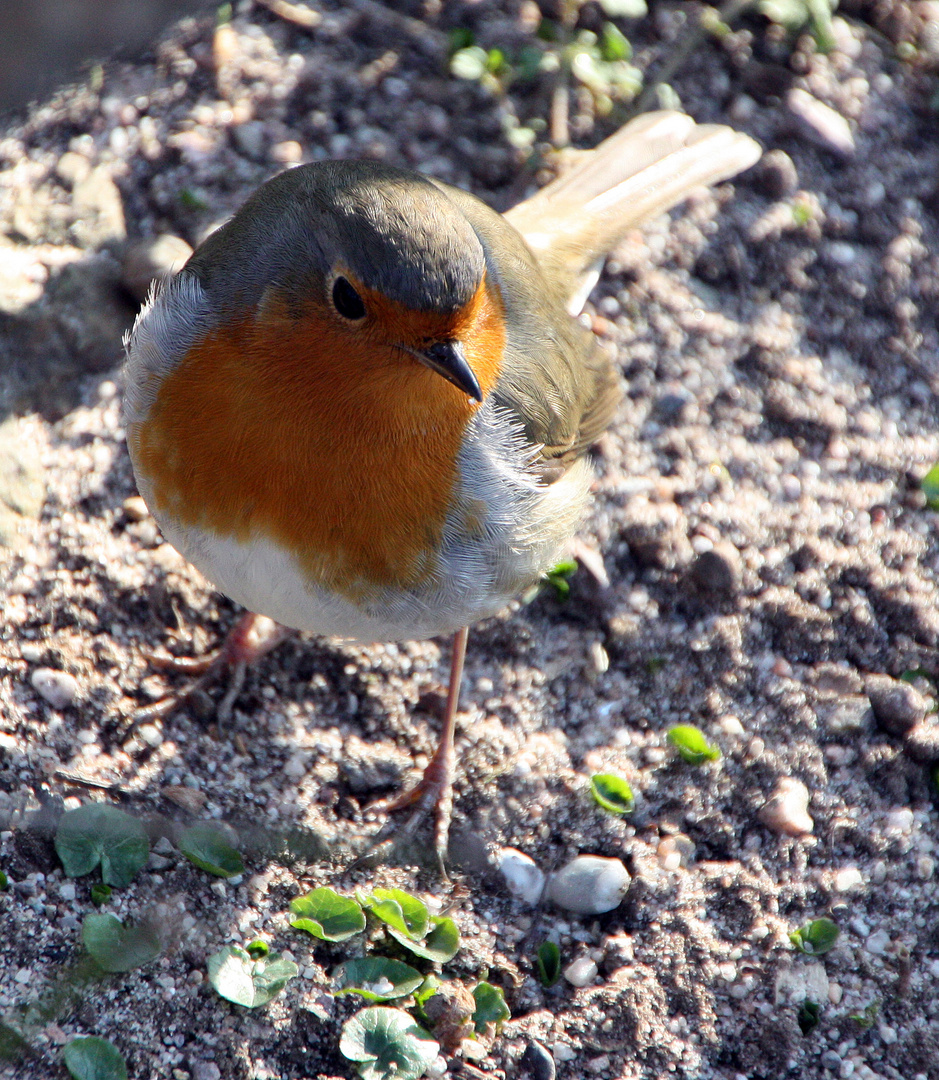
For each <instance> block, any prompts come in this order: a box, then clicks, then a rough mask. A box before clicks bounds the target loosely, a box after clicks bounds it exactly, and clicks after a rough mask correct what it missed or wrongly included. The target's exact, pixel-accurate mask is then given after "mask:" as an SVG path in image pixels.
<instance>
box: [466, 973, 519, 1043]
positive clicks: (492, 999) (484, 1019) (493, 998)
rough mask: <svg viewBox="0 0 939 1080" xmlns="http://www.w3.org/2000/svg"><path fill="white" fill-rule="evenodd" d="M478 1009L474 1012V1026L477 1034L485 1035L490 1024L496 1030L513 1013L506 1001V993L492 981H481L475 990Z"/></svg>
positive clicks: (474, 998) (474, 996) (474, 995)
mask: <svg viewBox="0 0 939 1080" xmlns="http://www.w3.org/2000/svg"><path fill="white" fill-rule="evenodd" d="M473 1000H474V1001H475V1002H476V1009H475V1011H474V1013H473V1026H474V1027H475V1029H476V1034H477V1035H483V1034H485V1032H486V1029H487V1028H488V1027H489V1025H490V1024H492V1025H493V1027H494V1028H495V1030H496V1031H498V1030H499V1028H500V1027H502V1025H503V1024H504V1023H505V1021H506V1020H508V1019H509V1017H510V1016H511V1015H512V1014H511V1013H510V1012H509V1007H508V1005H506V1003H505V994H504V993H503V992H502V989H501V988H500V987H498V986H493V985H492V983H488V982H481V983H479V984H478V985H477V986H476V987H475V988H474V990H473Z"/></svg>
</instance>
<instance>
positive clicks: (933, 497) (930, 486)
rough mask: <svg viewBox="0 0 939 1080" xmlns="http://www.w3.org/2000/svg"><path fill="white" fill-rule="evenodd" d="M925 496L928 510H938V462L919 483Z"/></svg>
mask: <svg viewBox="0 0 939 1080" xmlns="http://www.w3.org/2000/svg"><path fill="white" fill-rule="evenodd" d="M919 486H920V488H921V489H922V492H923V494H924V495H925V496H926V505H927V506H928V507H929V509H930V510H939V462H937V463H936V464H935V465H933V467H932V468H931V469H930V470H929V472H928V473H926V475H925V476H924V477H923V479H922V480H921V481H920V484H919Z"/></svg>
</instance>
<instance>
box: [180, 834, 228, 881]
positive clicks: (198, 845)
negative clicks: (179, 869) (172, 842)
mask: <svg viewBox="0 0 939 1080" xmlns="http://www.w3.org/2000/svg"><path fill="white" fill-rule="evenodd" d="M178 847H179V850H180V851H181V852H182V853H183V854H184V855H185V856H186V858H187V859H188V860H189V861H190V862H191V863H193V864H194V865H196V866H198V867H199V869H200V870H205V871H206V873H208V874H214V875H215V876H216V877H221V878H229V877H236V876H237V875H238V874H243V873H244V869H245V864H244V860H243V859H242V858H241V855H240V853H239V852H238V851H236V849H235V848H233V847H232V846H231V844H230V843H229V842H228V837H227V836H226V834H225V831H224V829H223V828H222V827H221V826H220V825H216V824H213V823H212V822H208V821H205V822H199V823H198V824H196V825H192V826H191V827H190V828H188V829H184V830H183V832H182V833H181V834H180V837H179V843H178Z"/></svg>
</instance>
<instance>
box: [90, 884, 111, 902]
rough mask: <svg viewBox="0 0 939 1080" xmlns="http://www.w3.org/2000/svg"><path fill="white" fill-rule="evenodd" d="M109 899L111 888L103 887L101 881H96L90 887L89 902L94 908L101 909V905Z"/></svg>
mask: <svg viewBox="0 0 939 1080" xmlns="http://www.w3.org/2000/svg"><path fill="white" fill-rule="evenodd" d="M110 899H111V886H110V885H105V884H104V882H103V881H96V882H95V883H94V885H92V886H91V902H92V903H93V904H94V905H95V907H101V905H102V904H106V903H107V902H108V901H109V900H110Z"/></svg>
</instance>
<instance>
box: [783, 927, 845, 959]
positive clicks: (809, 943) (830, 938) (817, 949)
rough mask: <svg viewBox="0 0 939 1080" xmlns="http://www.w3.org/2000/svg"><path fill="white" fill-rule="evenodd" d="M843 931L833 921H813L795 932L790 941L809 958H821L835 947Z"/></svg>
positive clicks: (790, 936)
mask: <svg viewBox="0 0 939 1080" xmlns="http://www.w3.org/2000/svg"><path fill="white" fill-rule="evenodd" d="M840 933H841V931H840V930H839V929H838V927H837V925H836V924H835V923H834V922H832V920H831V919H826V918H821V919H813V920H812V922H810V923H806V924H805V926H802V927H800V928H799V929H798V930H793V931H792V933H791V934H790V935H789V940H790V941H791V942H792V944H793V945H795V947H796V948H797V949H798V950H799V952H803V953H805V954H806V955H808V956H821V955H823V954H824V953H827V952H829V951H830V950H831V949H833V948H834V947H835V942H836V941H837V940H838V935H839V934H840Z"/></svg>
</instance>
